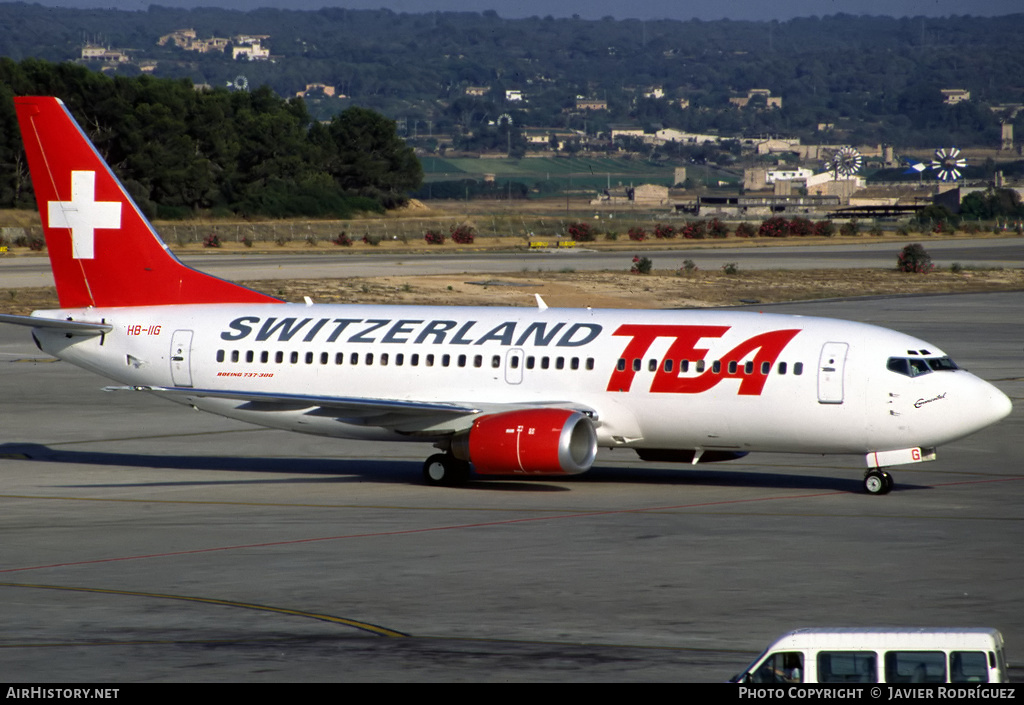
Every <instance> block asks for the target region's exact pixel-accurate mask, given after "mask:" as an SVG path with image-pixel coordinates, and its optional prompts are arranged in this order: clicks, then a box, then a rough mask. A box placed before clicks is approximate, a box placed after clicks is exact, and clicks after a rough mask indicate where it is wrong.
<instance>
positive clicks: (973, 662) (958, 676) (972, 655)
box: [949, 651, 988, 683]
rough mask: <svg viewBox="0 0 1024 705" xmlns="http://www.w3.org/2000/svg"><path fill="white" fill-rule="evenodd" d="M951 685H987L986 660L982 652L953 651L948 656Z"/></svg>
mask: <svg viewBox="0 0 1024 705" xmlns="http://www.w3.org/2000/svg"><path fill="white" fill-rule="evenodd" d="M949 681H950V682H951V683H988V658H987V657H986V656H985V652H984V651H954V652H952V653H950V655H949Z"/></svg>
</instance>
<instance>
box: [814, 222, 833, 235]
mask: <svg viewBox="0 0 1024 705" xmlns="http://www.w3.org/2000/svg"><path fill="white" fill-rule="evenodd" d="M835 234H836V226H835V225H834V224H833V223H832V221H831V220H819V221H818V222H817V223H815V224H814V235H815V236H816V237H834V236H835Z"/></svg>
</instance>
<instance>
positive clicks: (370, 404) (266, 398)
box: [104, 386, 597, 435]
mask: <svg viewBox="0 0 1024 705" xmlns="http://www.w3.org/2000/svg"><path fill="white" fill-rule="evenodd" d="M104 391H111V392H120V391H136V392H151V393H153V394H157V395H159V396H163V397H168V398H171V399H176V400H177V401H184V402H187V403H191V402H192V401H193V400H199V399H227V400H232V401H237V402H242V406H241V407H239V408H240V409H243V410H246V411H255V412H259V411H276V412H280V411H302V410H306V411H305V413H307V414H310V415H315V416H327V417H334V418H337V419H338V420H339V421H343V422H345V423H349V424H362V425H365V426H379V427H383V428H388V429H392V430H394V431H397V432H398V433H405V434H413V435H414V434H423V435H445V434H451V433H457V432H459V431H463V430H465V429H468V428H469V427H470V426H471V425H472V423H473V419H474V418H476V417H477V416H479V415H481V414H491V413H500V412H503V411H513V410H517V409H537V408H546V409H550V408H555V409H571V410H573V411H580V412H582V413H584V414H586V415H588V416H590V417H591V418H593V419H595V420H596V418H597V413H596V412H595V410H594V409H591V408H590V407H587V406H585V405H581V404H577V403H574V402H566V401H538V402H529V403H494V402H485V403H482V404H476V403H472V404H471V403H464V402H450V403H449V402H429V401H416V400H409V399H372V398H365V397H334V396H323V395H315V394H270V393H266V392H250V391H242V390H234V389H197V388H193V387H155V386H132V387H105V388H104Z"/></svg>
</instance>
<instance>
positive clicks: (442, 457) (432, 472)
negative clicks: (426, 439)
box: [423, 453, 469, 487]
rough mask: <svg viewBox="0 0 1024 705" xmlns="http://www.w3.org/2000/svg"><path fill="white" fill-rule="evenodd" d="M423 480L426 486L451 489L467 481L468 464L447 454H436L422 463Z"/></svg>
mask: <svg viewBox="0 0 1024 705" xmlns="http://www.w3.org/2000/svg"><path fill="white" fill-rule="evenodd" d="M423 479H424V481H426V483H427V484H428V485H435V486H438V487H452V486H454V485H463V484H465V483H466V481H468V480H469V463H467V462H465V461H462V460H459V459H458V458H456V457H455V456H453V455H448V454H447V453H437V454H435V455H432V456H430V457H429V458H427V461H426V462H425V463H423Z"/></svg>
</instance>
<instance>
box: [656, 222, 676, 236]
mask: <svg viewBox="0 0 1024 705" xmlns="http://www.w3.org/2000/svg"><path fill="white" fill-rule="evenodd" d="M675 236H676V229H675V228H673V227H672V226H671V225H662V224H661V223H658V224H657V225H655V226H654V237H656V238H658V239H659V240H671V239H672V238H674V237H675Z"/></svg>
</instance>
